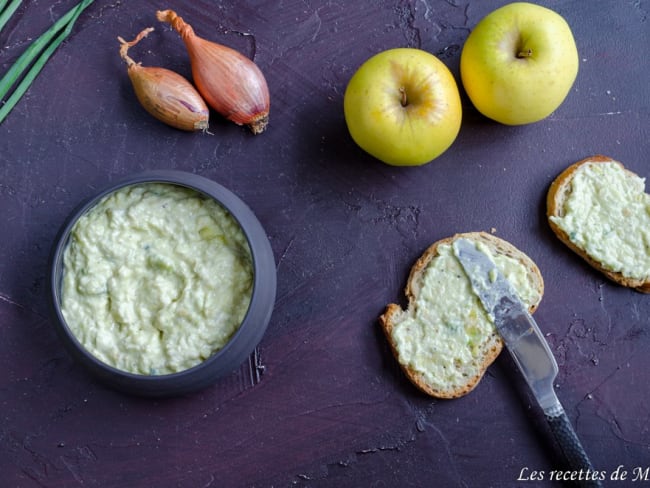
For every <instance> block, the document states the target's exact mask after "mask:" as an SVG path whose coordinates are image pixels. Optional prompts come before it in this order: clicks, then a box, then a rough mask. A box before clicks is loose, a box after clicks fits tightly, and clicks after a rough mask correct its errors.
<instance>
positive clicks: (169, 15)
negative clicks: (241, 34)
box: [156, 10, 270, 134]
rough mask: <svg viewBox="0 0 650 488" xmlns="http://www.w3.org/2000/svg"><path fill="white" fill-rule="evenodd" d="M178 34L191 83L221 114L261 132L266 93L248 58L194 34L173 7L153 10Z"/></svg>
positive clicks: (265, 120) (267, 102)
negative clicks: (189, 70) (188, 68)
mask: <svg viewBox="0 0 650 488" xmlns="http://www.w3.org/2000/svg"><path fill="white" fill-rule="evenodd" d="M156 17H157V18H158V20H159V21H161V22H166V23H168V24H170V25H171V26H172V27H173V28H174V30H176V32H178V34H179V35H180V36H181V38H182V39H183V42H184V43H185V47H186V49H187V52H188V54H189V57H190V63H191V65H192V77H193V79H194V84H195V85H196V88H197V89H198V90H199V93H201V95H202V96H203V98H204V99H205V101H206V102H207V103H208V105H209V106H211V107H212V108H213V109H214V110H216V111H217V112H219V113H220V114H221V115H222V116H224V117H225V118H227V119H228V120H231V121H232V122H234V123H236V124H239V125H247V126H249V127H250V129H251V130H252V131H253V133H254V134H260V133H261V132H264V130H265V129H266V126H267V124H268V120H269V107H270V97H269V89H268V85H267V83H266V79H265V78H264V74H263V73H262V71H261V70H260V69H259V67H258V66H257V65H256V64H255V63H254V62H253V61H251V60H250V59H249V58H247V57H246V56H244V55H243V54H241V53H240V52H238V51H236V50H235V49H232V48H230V47H227V46H224V45H222V44H218V43H216V42H212V41H208V40H206V39H203V38H201V37H199V36H197V35H196V34H195V33H194V29H193V28H192V27H191V26H190V25H189V24H187V23H185V21H183V19H182V18H181V17H179V16H178V15H177V14H176V12H174V11H173V10H162V11H160V10H159V11H158V12H157V13H156Z"/></svg>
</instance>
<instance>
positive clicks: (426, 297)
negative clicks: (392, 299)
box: [379, 232, 544, 398]
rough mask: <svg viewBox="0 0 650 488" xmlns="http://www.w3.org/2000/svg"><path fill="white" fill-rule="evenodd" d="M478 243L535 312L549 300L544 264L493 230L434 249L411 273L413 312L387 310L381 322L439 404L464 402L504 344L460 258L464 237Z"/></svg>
mask: <svg viewBox="0 0 650 488" xmlns="http://www.w3.org/2000/svg"><path fill="white" fill-rule="evenodd" d="M461 237H463V238H466V239H470V240H472V241H474V242H477V243H478V245H479V246H481V248H482V249H483V250H484V251H487V252H488V253H489V254H491V256H492V258H493V260H494V261H495V263H496V264H497V266H498V267H499V268H500V269H501V270H502V271H504V272H505V274H506V277H507V278H508V279H509V280H510V281H511V283H512V284H513V285H514V286H515V289H517V291H518V292H519V294H520V297H521V298H522V301H524V303H525V304H526V305H528V307H529V310H530V312H531V313H532V312H534V311H535V310H536V308H537V306H538V304H539V302H540V300H541V298H542V295H543V294H544V281H543V279H542V275H541V273H540V271H539V269H538V267H537V265H536V264H535V263H534V262H533V260H532V259H530V258H529V257H528V256H527V255H526V254H524V253H523V252H521V251H520V250H519V249H517V248H516V247H515V246H513V245H512V244H510V243H509V242H507V241H505V240H503V239H500V238H498V237H496V236H493V235H491V234H488V233H486V232H468V233H463V234H456V235H454V236H452V237H449V238H446V239H441V240H439V241H437V242H435V243H433V244H432V245H431V246H430V247H429V248H428V249H427V250H426V251H425V252H424V254H423V255H422V256H421V257H420V258H419V259H418V260H417V261H416V263H415V264H414V265H413V267H412V268H411V272H410V275H409V277H408V281H407V284H406V289H405V294H406V297H407V299H408V307H407V309H406V310H403V309H402V308H401V307H400V306H399V305H396V304H394V303H391V304H389V305H388V306H387V307H386V310H385V311H384V313H383V314H382V315H381V316H380V317H379V322H380V324H381V326H382V329H383V331H384V333H385V335H386V338H387V339H388V343H389V344H390V347H391V350H392V352H393V355H394V356H395V358H396V359H397V361H398V363H399V365H400V367H401V368H402V370H403V371H404V373H405V374H406V376H407V377H408V379H409V380H410V381H411V382H412V383H413V384H414V385H415V386H416V387H418V388H419V389H420V390H421V391H423V392H425V393H427V394H429V395H431V396H434V397H437V398H457V397H460V396H463V395H465V394H467V393H469V392H470V391H471V390H473V389H474V387H476V385H477V384H478V382H479V381H480V379H481V378H482V377H483V374H484V373H485V371H486V369H487V368H488V366H489V365H490V364H492V362H493V361H494V360H495V359H496V358H497V356H498V355H499V353H500V352H501V350H502V348H503V341H502V340H501V337H500V336H499V333H498V332H497V330H496V328H495V326H494V324H493V323H492V321H491V320H490V319H489V317H488V315H487V313H486V312H485V310H484V309H483V307H482V305H481V304H480V301H479V300H478V298H477V297H476V296H475V295H474V294H473V293H472V291H471V284H470V281H469V278H468V277H467V275H466V274H465V272H464V271H463V269H462V267H461V265H460V263H459V262H458V259H457V258H456V257H455V255H454V254H453V251H452V248H451V245H452V243H453V241H454V240H455V239H458V238H461Z"/></svg>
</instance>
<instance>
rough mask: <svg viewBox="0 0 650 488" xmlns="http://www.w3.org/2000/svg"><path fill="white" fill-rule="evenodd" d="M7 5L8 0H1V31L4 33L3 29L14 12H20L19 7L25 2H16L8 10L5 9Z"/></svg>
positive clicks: (18, 0)
mask: <svg viewBox="0 0 650 488" xmlns="http://www.w3.org/2000/svg"><path fill="white" fill-rule="evenodd" d="M6 3H7V0H0V12H1V13H0V31H2V28H3V27H4V26H5V24H6V23H7V22H8V21H9V19H10V18H11V16H12V15H13V14H14V12H15V11H16V10H18V7H20V4H21V3H23V0H14V1H13V2H11V3H10V4H9V6H8V7H7V8H5V5H6ZM3 9H4V10H3Z"/></svg>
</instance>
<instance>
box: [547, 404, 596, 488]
mask: <svg viewBox="0 0 650 488" xmlns="http://www.w3.org/2000/svg"><path fill="white" fill-rule="evenodd" d="M544 413H545V415H546V421H547V422H548V425H549V427H550V428H551V432H552V433H553V436H555V440H556V441H557V443H558V444H559V446H560V449H561V450H562V453H563V454H564V457H565V459H566V461H567V464H568V468H569V469H570V470H571V471H576V472H580V471H581V470H582V472H583V473H584V478H586V479H582V480H580V481H578V484H579V486H584V487H602V486H603V485H602V483H601V482H600V480H598V479H593V478H594V475H596V477H597V476H598V473H597V472H596V470H595V469H594V468H593V466H592V464H591V461H589V457H588V456H587V453H586V452H585V450H584V448H583V447H582V444H581V443H580V439H578V435H577V434H576V432H575V430H573V427H572V426H571V422H570V421H569V417H567V414H566V412H565V411H564V408H562V405H560V404H559V403H558V404H556V405H554V406H553V407H551V408H549V409H548V410H546V411H545V412H544Z"/></svg>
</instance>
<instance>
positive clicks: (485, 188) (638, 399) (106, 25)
mask: <svg viewBox="0 0 650 488" xmlns="http://www.w3.org/2000/svg"><path fill="white" fill-rule="evenodd" d="M74 3H75V2H74V1H71V0H61V1H57V2H53V3H50V2H45V1H41V0H33V1H30V2H24V5H23V6H22V7H21V8H20V10H19V11H18V13H17V14H16V15H15V16H14V18H13V19H12V21H11V22H10V23H9V24H8V25H7V26H6V27H5V29H4V30H3V31H2V32H1V33H0V72H4V71H6V69H7V68H8V66H9V65H10V63H11V62H12V61H13V60H14V59H15V58H16V57H17V56H19V55H20V53H21V52H22V51H23V49H24V48H25V47H26V45H27V42H28V39H33V38H34V37H36V36H37V35H38V34H39V33H40V32H41V31H42V30H43V29H44V28H45V26H46V25H48V24H49V23H50V22H52V21H53V19H55V18H57V17H58V16H60V15H61V14H62V13H63V12H65V11H66V10H67V9H68V8H70V6H72V5H73V4H74ZM504 3H506V2H503V1H490V2H487V1H485V2H468V1H462V0H454V1H451V0H448V1H433V0H430V1H413V2H405V1H394V2H387V1H381V2H344V1H330V2H317V1H313V2H312V1H309V0H307V1H300V2H298V1H285V2H259V1H258V2H210V1H196V2H181V1H177V0H170V1H169V2H167V3H166V4H164V5H163V4H160V3H159V2H153V1H145V0H130V1H128V2H120V1H116V2H103V1H97V2H95V4H94V5H92V6H91V7H90V8H89V9H88V10H87V11H86V12H85V13H84V14H83V15H82V16H81V17H80V19H79V23H78V24H77V26H76V27H75V29H74V31H73V34H72V36H71V37H70V38H69V39H68V40H67V41H66V42H65V43H64V44H63V45H62V47H61V49H60V50H58V51H57V53H56V54H55V56H54V57H53V58H52V59H51V61H50V62H49V63H48V64H47V66H46V67H45V69H44V70H43V72H42V73H41V75H40V76H39V78H38V79H37V80H36V82H35V83H34V84H33V86H32V88H31V89H30V90H29V91H28V93H27V95H26V97H24V99H23V100H22V101H21V102H20V104H19V105H18V106H17V107H16V108H15V109H14V111H13V112H12V113H11V114H10V116H9V117H8V118H7V120H6V121H5V122H4V123H3V124H2V125H0V208H1V209H2V213H3V218H4V224H3V229H2V238H1V239H0V246H1V247H0V252H1V256H2V259H1V260H0V326H1V327H0V473H2V486H10V487H13V486H18V487H32V486H47V487H62V486H66V487H67V486H102V487H105V486H109V487H112V486H119V487H122V486H180V487H198V486H215V487H216V486H219V487H221V486H233V487H238V486H255V487H258V486H259V487H270V486H336V487H341V486H343V487H348V486H349V487H360V486H400V487H408V486H414V487H415V486H486V485H489V486H518V485H524V486H527V484H526V483H523V482H521V481H520V482H518V481H517V478H518V476H519V475H520V473H521V471H522V470H523V469H524V468H527V469H528V470H529V471H528V473H530V471H532V470H537V471H540V470H542V471H544V472H545V474H546V478H547V479H548V476H549V472H550V471H551V470H552V469H558V468H560V467H561V465H560V464H559V462H558V460H557V458H556V457H555V454H554V452H555V451H554V449H555V447H554V445H553V444H552V441H551V440H550V437H549V434H548V430H547V428H546V426H545V425H544V421H543V417H542V416H541V415H540V412H539V411H538V409H537V407H535V406H534V404H533V402H532V399H531V397H530V395H529V394H528V392H527V391H526V390H525V388H524V387H523V384H522V383H521V380H520V379H519V378H518V377H517V375H516V373H515V372H514V370H513V366H512V364H511V362H510V361H509V359H508V357H507V356H506V355H503V356H502V357H501V358H499V360H497V362H496V363H495V364H494V365H493V366H492V367H491V368H490V369H489V371H488V374H487V375H486V376H485V378H484V379H483V380H482V382H481V383H480V385H479V386H478V387H477V388H476V390H474V391H473V392H472V393H471V394H469V395H467V396H466V397H464V398H462V399H458V400H453V401H438V400H434V399H431V398H428V397H426V396H424V395H422V394H420V393H419V392H418V391H416V390H415V388H414V387H412V386H411V384H410V383H408V381H407V380H406V379H405V378H404V376H403V375H402V373H401V372H400V370H399V368H398V367H397V365H396V363H395V361H394V360H393V358H392V356H391V355H390V352H389V350H388V347H387V344H386V342H385V340H384V338H383V337H382V335H381V332H380V330H379V326H378V323H377V317H378V315H379V314H380V313H381V312H382V311H383V308H384V306H385V305H386V304H387V303H389V302H394V301H398V302H402V301H403V292H402V289H403V287H404V284H405V281H406V277H407V274H408V271H409V269H410V267H411V265H412V264H413V262H414V261H415V259H417V258H418V257H419V256H420V254H421V253H422V252H423V251H424V249H425V248H426V247H427V246H428V245H429V244H430V243H432V242H434V241H436V240H438V239H440V238H443V237H447V236H450V235H452V234H453V233H455V232H464V231H473V230H487V231H489V230H490V229H492V228H494V229H496V233H497V235H498V236H500V237H502V238H505V239H507V240H509V241H511V242H512V243H513V244H515V245H516V246H518V247H519V248H520V249H522V250H523V251H524V252H526V253H527V254H529V255H530V256H531V257H532V258H533V259H534V260H535V261H536V262H537V263H538V265H539V267H540V269H541V271H542V273H543V275H544V278H545V282H546V293H545V296H544V299H543V301H542V303H541V306H540V308H539V310H538V312H537V313H536V317H537V320H538V322H539V324H540V327H541V328H542V330H543V331H544V332H545V333H546V334H547V336H548V339H549V342H550V345H551V348H552V350H553V351H554V353H555V355H556V357H557V360H558V363H559V365H560V374H559V376H558V380H557V387H558V396H559V397H560V400H561V401H562V402H563V404H564V407H565V409H566V411H567V413H568V415H569V418H570V419H571V421H572V422H573V425H574V426H575V428H576V431H577V433H578V435H579V436H580V438H581V440H582V443H583V445H584V447H585V449H586V450H587V452H588V453H589V454H590V457H591V460H592V462H593V464H594V465H595V467H596V468H597V469H599V470H603V471H606V472H607V474H608V475H609V474H611V473H612V472H614V471H615V470H616V468H617V467H618V466H620V465H622V466H623V468H622V469H625V470H627V471H629V474H628V481H629V480H630V479H632V477H633V470H634V469H641V470H645V469H647V468H648V467H650V430H649V429H650V413H649V412H650V405H649V400H650V393H649V392H648V384H649V383H650V359H649V358H650V355H649V354H648V351H649V349H650V335H649V334H648V325H649V321H650V319H649V316H650V296H647V295H642V294H639V293H636V292H634V291H631V290H627V289H624V288H621V287H618V286H616V285H614V284H612V283H610V282H608V281H606V280H605V279H604V278H603V277H602V276H601V275H600V274H598V273H597V272H595V271H593V270H591V269H590V268H589V267H588V266H587V265H586V264H584V263H583V262H582V261H580V260H579V259H578V258H577V257H576V256H575V255H573V254H572V253H571V252H570V251H569V250H568V249H567V248H566V247H564V246H563V245H562V244H561V243H559V242H558V241H557V240H556V239H555V237H554V236H553V235H552V233H551V231H550V229H549V228H548V226H547V224H546V221H545V218H544V212H545V205H544V203H545V202H544V200H545V194H546V190H547V188H548V185H549V184H550V182H551V181H552V180H553V178H554V177H555V176H556V175H557V174H558V173H559V172H560V171H562V170H563V169H564V168H565V167H566V166H568V165H569V164H570V163H572V162H574V161H577V160H579V159H582V158H583V157H586V156H589V155H591V154H595V153H602V154H606V155H609V156H611V157H614V158H616V159H618V160H620V161H622V162H623V163H624V164H625V165H626V166H627V167H628V168H630V169H631V170H633V171H636V172H637V173H639V174H641V175H642V176H650V165H649V164H648V156H649V152H650V145H649V143H648V126H649V125H650V124H649V123H650V120H649V119H650V117H649V110H650V108H649V107H650V101H649V99H650V88H649V84H648V79H649V73H650V68H649V66H648V55H647V46H648V45H649V42H648V41H649V35H648V34H649V32H650V28H649V24H648V10H649V9H650V6H649V5H648V2H647V1H644V0H636V1H618V0H609V1H605V0H593V1H589V2H584V1H560V0H557V1H552V0H549V1H543V2H540V3H542V4H544V5H547V6H549V7H551V8H554V9H555V10H556V11H558V12H559V13H561V14H562V15H563V16H564V17H565V18H566V19H567V21H568V22H569V24H570V25H571V26H572V29H573V32H574V35H575V37H576V41H577V44H578V48H579V51H580V60H581V61H580V73H579V75H578V78H577V80H576V83H575V85H574V87H573V89H572V90H571V92H570V94H569V97H568V99H567V100H566V102H565V103H564V104H563V105H562V106H561V107H560V108H559V109H558V110H557V111H556V112H555V113H554V114H553V115H551V117H549V118H548V119H547V120H545V121H543V122H540V123H537V124H533V125H530V126H525V127H515V128H513V127H505V126H501V125H498V124H496V123H493V122H490V121H488V120H486V119H484V118H483V117H481V116H480V115H479V114H478V113H477V112H476V111H475V110H474V109H473V108H472V106H471V105H470V104H469V102H468V100H467V99H466V98H464V99H463V108H464V113H463V115H464V120H463V126H462V129H461V132H460V135H459V137H458V139H457V140H456V142H455V144H454V145H453V146H452V148H451V149H450V150H448V151H447V152H446V153H445V154H444V155H443V156H441V157H440V158H439V159H438V160H436V161H434V162H432V163H430V164H428V165H426V166H423V167H420V168H392V167H389V166H386V165H384V164H382V163H380V162H378V161H376V160H374V159H372V158H371V157H369V156H367V155H365V154H364V153H363V152H362V151H361V150H360V149H358V148H357V147H356V146H355V145H354V143H353V142H352V140H351V139H350V137H349V135H348V133H347V129H346V127H345V122H344V119H343V110H342V97H343V93H344V90H345V86H346V83H347V81H348V80H349V78H350V76H351V75H352V73H353V72H354V71H355V70H356V68H357V67H358V66H359V64H361V62H363V61H364V60H365V59H367V58H368V57H369V56H371V55H372V54H374V53H376V52H378V51H381V50H384V49H388V48H392V47H400V46H410V47H419V48H422V49H425V50H427V51H430V52H432V53H436V54H438V55H439V56H440V57H441V59H442V60H443V61H444V62H445V63H446V64H447V65H448V66H449V67H450V69H451V70H452V72H453V73H454V74H455V75H456V76H457V79H458V64H459V57H460V49H461V46H462V44H463V41H464V39H465V38H466V37H467V34H468V32H469V30H470V28H471V27H472V26H474V25H475V24H476V22H478V20H479V19H480V18H481V17H482V16H483V15H485V14H486V13H488V12H489V11H491V10H493V9H494V8H496V7H497V6H500V5H502V4H504ZM158 8H173V9H175V10H177V12H178V13H179V14H180V15H181V16H183V17H184V18H185V19H186V20H187V21H188V22H190V23H191V24H192V25H193V26H194V28H195V30H196V32H197V33H199V34H200V35H203V36H204V37H209V38H211V39H212V40H216V41H220V42H223V43H224V44H228V45H230V46H232V47H235V48H238V49H240V50H242V51H243V52H245V53H246V54H248V55H251V56H253V55H254V57H255V61H256V62H257V63H258V64H259V66H260V67H261V69H262V70H263V71H264V73H265V74H266V77H267V80H268V82H269V87H270V91H271V107H272V108H271V122H270V126H269V128H268V130H267V132H265V133H264V134H262V135H259V136H252V135H251V134H250V133H249V132H247V130H246V129H242V128H239V127H237V126H235V125H233V124H230V123H226V122H224V121H222V120H220V119H219V118H218V117H217V116H216V115H214V114H213V116H212V124H211V132H212V133H213V134H212V135H207V134H186V133H182V132H179V131H176V130H174V129H171V128H169V127H167V126H164V125H162V124H161V123H159V122H157V121H156V120H154V119H152V118H151V117H150V116H149V115H148V114H146V113H145V112H144V110H143V109H142V108H141V107H140V106H139V105H138V104H137V102H136V100H135V96H134V94H133V90H132V88H131V86H130V82H129V80H128V77H127V75H126V67H125V65H124V64H123V63H122V62H121V60H120V58H119V55H118V48H119V44H118V42H117V40H116V37H117V36H118V35H121V36H123V37H126V38H131V37H133V36H135V34H137V32H139V31H140V30H141V29H143V28H144V27H147V26H149V25H154V26H155V27H156V31H155V32H154V33H152V34H151V35H150V36H149V38H148V39H146V40H144V41H142V43H141V44H140V45H138V46H137V47H135V48H133V49H132V50H131V51H130V53H129V54H131V55H132V57H133V58H134V59H135V60H137V61H142V62H143V63H144V64H146V65H158V66H164V67H167V68H170V69H175V70H177V71H179V72H181V73H182V74H185V75H189V66H188V61H187V57H186V53H185V50H184V47H183V45H182V43H181V41H180V39H179V38H178V36H177V35H176V33H174V32H172V31H170V30H169V29H168V28H166V27H164V26H162V25H161V24H158V23H157V22H156V20H155V11H156V9H158ZM169 168H173V169H181V170H186V171H192V172H196V173H198V174H201V175H203V176H206V177H209V178H211V179H214V180H215V181H217V182H219V183H221V184H223V185H224V186H226V187H228V188H229V189H231V190H232V191H233V192H235V193H236V194H237V195H239V196H240V197H241V198H242V199H243V200H244V201H246V202H247V203H248V204H249V206H250V207H251V208H252V209H253V211H254V212H255V213H256V215H257V216H258V218H259V219H260V221H261V222H262V224H263V226H264V227H265V229H266V230H267V232H268V234H269V238H270V240H271V244H272V247H273V250H274V254H275V258H276V262H277V271H278V296H277V301H276V308H275V312H274V314H273V317H272V320H271V323H270V325H269V329H268V331H267V334H266V336H265V337H264V339H263V340H262V342H261V344H260V346H259V348H258V350H257V354H256V355H255V356H254V357H252V358H251V360H250V362H249V363H247V364H244V365H242V367H241V369H240V370H239V371H237V372H235V373H233V374H232V375H231V376H229V377H228V378H226V379H224V380H223V381H220V382H219V383H217V384H215V385H214V386H213V387H210V388H208V389H206V390H204V391H202V392H200V393H198V394H194V395H190V396H185V397H181V398H174V399H169V400H146V399H137V398H131V397H128V396H124V395H121V394H118V393H115V392H113V391H111V390H108V389H106V388H104V387H103V386H101V385H100V384H98V383H96V382H95V381H94V380H93V379H92V378H91V377H90V376H89V375H87V374H86V373H85V372H84V371H83V370H82V369H81V368H80V366H79V365H77V364H76V363H74V362H73V361H72V359H71V358H70V357H69V356H68V355H67V354H66V353H65V351H64V349H63V347H62V345H61V343H60V342H59V340H58V339H57V337H56V335H55V333H54V330H53V327H52V319H51V317H50V314H49V310H48V307H47V299H46V286H45V284H46V276H47V272H48V270H47V258H48V253H49V249H50V247H51V245H52V243H53V240H54V237H55V235H56V232H57V230H58V227H59V226H60V225H61V224H62V222H63V221H64V219H65V217H66V215H67V214H68V213H69V212H70V211H71V210H72V209H73V208H74V207H75V206H76V205H77V204H78V203H79V202H80V201H81V200H83V199H85V198H87V197H88V196H90V195H92V194H93V191H94V190H95V189H96V188H98V187H102V186H104V185H105V184H106V183H108V182H110V181H113V180H117V179H120V178H122V177H123V176H125V175H128V174H131V173H136V172H140V171H143V170H146V169H169ZM530 484H531V485H532V484H533V483H530ZM539 485H540V486H542V485H551V484H550V483H549V482H548V481H545V482H541V483H539ZM611 485H613V486H616V485H617V484H616V483H611ZM536 486H537V484H536ZM620 486H624V484H620Z"/></svg>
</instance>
